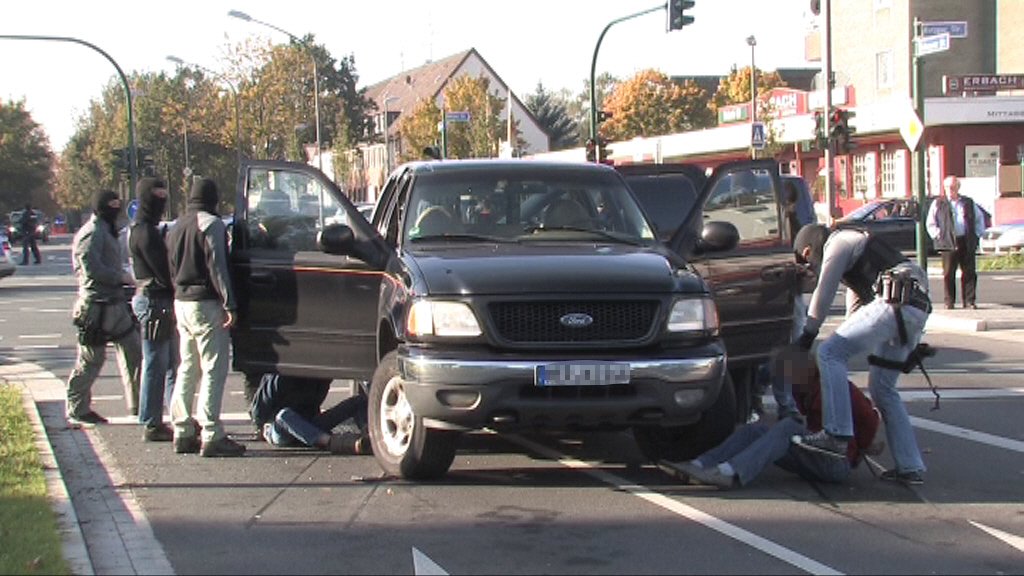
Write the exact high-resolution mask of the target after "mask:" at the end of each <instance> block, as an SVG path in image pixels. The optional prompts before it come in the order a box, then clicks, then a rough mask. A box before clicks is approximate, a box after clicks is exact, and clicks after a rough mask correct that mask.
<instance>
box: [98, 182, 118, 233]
mask: <svg viewBox="0 0 1024 576" xmlns="http://www.w3.org/2000/svg"><path fill="white" fill-rule="evenodd" d="M120 198H121V197H120V196H118V195H117V192H114V191H113V190H100V191H99V192H98V193H96V203H95V204H94V205H93V209H94V210H95V211H96V216H98V217H99V218H100V220H103V221H104V222H106V223H107V224H108V225H109V226H110V233H111V234H113V235H114V236H117V217H118V215H119V214H120V213H121V208H111V207H110V206H109V204H110V201H111V200H118V199H120Z"/></svg>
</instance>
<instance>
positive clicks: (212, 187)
mask: <svg viewBox="0 0 1024 576" xmlns="http://www.w3.org/2000/svg"><path fill="white" fill-rule="evenodd" d="M219 201H220V196H219V194H218V193H217V183H216V182H214V181H213V180H210V179H209V178H203V179H201V180H197V181H195V182H194V183H193V184H192V191H191V192H190V193H189V195H188V207H189V208H191V209H193V210H196V209H199V210H203V211H204V212H209V213H210V214H214V215H216V214H217V203H218V202H219Z"/></svg>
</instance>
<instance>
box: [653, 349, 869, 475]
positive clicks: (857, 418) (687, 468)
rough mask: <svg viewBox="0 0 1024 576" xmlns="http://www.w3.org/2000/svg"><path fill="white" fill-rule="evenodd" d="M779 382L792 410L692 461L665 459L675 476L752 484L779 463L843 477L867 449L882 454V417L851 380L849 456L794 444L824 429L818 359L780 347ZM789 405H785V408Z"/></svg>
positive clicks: (774, 369)
mask: <svg viewBox="0 0 1024 576" xmlns="http://www.w3.org/2000/svg"><path fill="white" fill-rule="evenodd" d="M771 365H772V372H773V375H774V376H776V378H775V379H774V381H775V382H782V383H785V384H784V385H783V386H780V387H779V388H781V389H780V390H775V391H774V392H776V395H777V396H781V395H786V396H790V397H791V398H792V400H793V402H792V403H787V405H789V406H792V409H790V410H787V411H784V412H782V413H780V416H779V419H778V421H776V422H775V423H774V424H767V423H765V422H754V423H750V424H746V425H744V426H741V427H740V428H737V429H736V431H735V432H733V433H732V435H730V436H729V437H728V438H726V439H725V441H723V442H722V443H721V444H719V445H718V446H716V447H714V448H712V449H711V450H708V451H707V452H705V453H704V454H701V455H700V456H698V457H697V458H694V459H693V460H690V461H688V462H679V463H676V462H665V461H663V462H661V463H659V465H660V466H661V468H662V469H663V470H665V471H667V472H669V473H670V474H672V475H673V476H676V477H678V478H680V479H683V480H686V481H696V482H698V483H701V484H708V485H713V486H718V487H720V488H727V489H728V488H733V487H736V486H746V485H747V484H749V483H751V482H752V481H753V480H754V479H755V478H757V477H758V476H759V475H760V474H761V472H762V471H763V470H764V469H765V468H766V467H767V466H768V465H769V464H772V463H774V464H775V465H776V466H779V467H780V468H782V469H784V470H787V471H789V472H793V473H795V474H798V475H799V476H801V477H802V478H805V479H808V480H812V481H817V482H836V483H838V482H843V481H845V480H846V479H847V478H848V477H849V476H850V472H851V470H852V469H853V468H855V467H856V466H857V465H858V463H859V462H860V460H861V454H863V453H871V454H877V453H878V452H880V451H881V445H880V444H875V434H876V433H877V432H878V426H879V423H880V421H881V417H880V416H879V414H878V411H877V410H876V409H875V407H874V406H873V405H872V403H871V400H869V399H868V398H867V397H866V396H864V394H863V393H862V392H861V391H860V390H859V389H858V388H857V387H856V386H854V385H853V384H852V383H848V388H849V393H850V399H851V404H852V405H853V410H854V429H855V441H854V442H850V444H849V449H848V451H847V453H846V455H845V458H833V457H831V456H828V455H825V454H822V453H819V452H812V451H807V450H803V449H801V448H800V447H798V446H796V445H794V444H793V443H792V441H793V437H794V436H800V435H803V434H807V433H808V432H809V431H813V430H820V429H821V425H822V418H821V400H822V399H821V386H820V382H821V374H820V372H819V371H818V369H817V365H816V364H815V362H814V360H813V358H812V357H811V356H810V354H808V353H807V352H806V351H804V350H803V349H801V348H799V346H797V345H789V346H786V347H783V348H780V349H779V350H777V351H776V352H775V354H774V355H773V357H772V361H771ZM783 410H785V409H783Z"/></svg>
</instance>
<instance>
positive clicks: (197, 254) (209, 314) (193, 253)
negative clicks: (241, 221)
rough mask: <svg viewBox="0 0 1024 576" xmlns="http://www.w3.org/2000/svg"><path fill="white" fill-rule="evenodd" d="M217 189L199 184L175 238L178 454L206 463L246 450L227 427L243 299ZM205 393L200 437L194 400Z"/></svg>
mask: <svg viewBox="0 0 1024 576" xmlns="http://www.w3.org/2000/svg"><path fill="white" fill-rule="evenodd" d="M219 199H220V197H219V194H218V191H217V184H216V183H214V181H213V180H210V179H207V178H203V179H199V180H196V181H195V182H194V183H193V184H192V189H191V191H190V192H189V196H188V210H187V211H186V213H185V214H184V215H183V216H181V217H180V218H178V220H177V222H176V223H175V224H174V226H173V227H172V228H171V230H170V232H168V234H167V250H168V257H169V264H170V272H171V281H172V282H173V285H174V286H173V287H174V315H175V317H176V318H177V322H178V338H179V339H180V340H181V343H180V346H179V353H180V355H181V362H180V364H178V374H177V376H176V378H175V384H174V395H173V396H172V398H171V419H172V420H173V421H174V451H175V452H177V453H179V454H187V453H197V452H198V453H199V454H200V455H201V456H208V457H216V456H241V455H243V454H245V446H244V445H242V444H239V443H238V442H235V441H234V440H232V439H231V438H229V437H228V435H227V433H225V431H224V425H223V424H222V423H221V419H220V412H221V403H222V401H223V397H224V385H225V383H226V382H227V376H228V368H229V360H230V358H229V355H230V352H231V350H230V346H231V338H230V332H229V331H230V329H231V326H232V325H233V324H234V322H235V308H236V305H235V297H234V293H233V291H232V289H231V276H230V273H229V270H228V260H227V258H228V253H227V230H226V228H225V226H224V222H223V221H222V220H221V219H220V216H218V215H217V203H218V202H219ZM197 387H198V389H199V407H198V410H196V416H197V420H198V424H199V425H200V426H201V427H202V430H201V431H200V433H199V436H198V438H197V435H196V430H195V427H196V420H193V418H192V413H193V401H194V400H195V395H196V388H197Z"/></svg>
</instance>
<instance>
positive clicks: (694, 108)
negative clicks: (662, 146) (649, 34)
mask: <svg viewBox="0 0 1024 576" xmlns="http://www.w3.org/2000/svg"><path fill="white" fill-rule="evenodd" d="M602 110H603V111H604V112H605V113H606V114H609V115H610V117H609V118H608V119H607V120H605V121H604V122H602V123H601V125H600V129H599V133H600V135H601V137H602V138H604V139H606V140H609V141H615V140H629V139H631V138H635V137H637V136H640V137H650V136H658V135H661V134H672V133H675V132H688V131H690V130H697V129H700V128H707V127H709V126H712V125H714V121H715V116H714V113H713V112H712V111H711V110H710V109H709V108H708V106H707V93H706V92H705V91H704V89H702V88H701V87H700V86H698V85H697V84H696V83H694V82H693V81H692V80H686V81H684V82H682V83H679V82H674V81H673V80H672V79H670V78H669V77H668V76H666V75H665V74H664V73H662V72H658V71H656V70H643V71H641V72H638V73H637V74H636V75H635V76H633V77H632V78H630V79H629V80H626V81H624V82H621V83H620V84H619V85H618V86H616V87H615V90H614V91H612V93H611V94H610V95H609V96H608V97H607V98H606V99H605V101H604V105H603V107H602Z"/></svg>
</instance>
